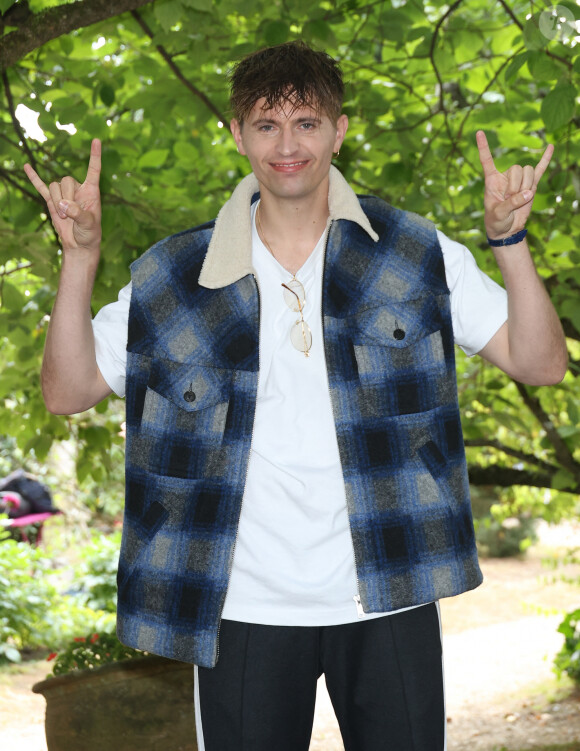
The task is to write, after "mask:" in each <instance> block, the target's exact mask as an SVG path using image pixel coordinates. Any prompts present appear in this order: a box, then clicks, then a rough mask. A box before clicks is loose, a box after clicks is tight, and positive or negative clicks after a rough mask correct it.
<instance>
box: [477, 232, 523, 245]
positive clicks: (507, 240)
mask: <svg viewBox="0 0 580 751" xmlns="http://www.w3.org/2000/svg"><path fill="white" fill-rule="evenodd" d="M527 234H528V230H527V229H521V230H520V231H519V232H516V233H515V235H510V236H509V237H504V238H503V240H490V238H489V237H488V238H487V242H488V243H489V244H490V245H491V247H492V248H502V247H503V246H504V245H516V244H517V243H521V241H522V240H523V239H524V237H525V236H526V235H527Z"/></svg>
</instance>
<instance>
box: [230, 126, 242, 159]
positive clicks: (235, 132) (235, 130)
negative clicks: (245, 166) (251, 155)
mask: <svg viewBox="0 0 580 751" xmlns="http://www.w3.org/2000/svg"><path fill="white" fill-rule="evenodd" d="M230 130H231V132H232V136H233V137H234V141H235V142H236V146H237V147H238V151H239V153H240V154H242V155H243V156H245V155H246V151H245V149H244V144H243V142H242V126H241V125H240V122H239V121H238V120H235V119H234V120H232V121H231V123H230Z"/></svg>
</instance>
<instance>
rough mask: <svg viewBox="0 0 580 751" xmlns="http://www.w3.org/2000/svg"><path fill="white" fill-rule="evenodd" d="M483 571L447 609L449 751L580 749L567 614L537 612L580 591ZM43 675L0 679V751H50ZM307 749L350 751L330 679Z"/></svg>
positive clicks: (534, 572) (540, 573)
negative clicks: (556, 665) (564, 679)
mask: <svg viewBox="0 0 580 751" xmlns="http://www.w3.org/2000/svg"><path fill="white" fill-rule="evenodd" d="M482 568H483V570H484V575H485V582H484V584H483V585H482V587H480V588H478V589H477V590H475V591H474V592H471V593H468V594H466V595H462V596H461V597H459V598H453V599H452V600H447V601H444V602H443V603H442V619H443V628H444V634H445V635H444V654H445V677H446V686H447V691H446V694H447V723H448V724H447V729H448V751H495V750H496V749H502V750H503V749H506V751H512V750H515V749H522V748H535V747H538V746H541V745H546V744H549V743H552V744H556V743H558V744H565V743H571V742H573V741H578V742H580V695H578V694H576V695H572V696H566V695H565V694H566V692H565V691H564V692H563V693H564V698H561V699H559V700H557V701H555V702H554V701H550V692H551V694H554V692H556V691H557V690H558V689H557V685H556V684H555V682H554V674H553V672H552V659H553V656H554V655H555V654H556V652H557V651H558V650H559V649H560V647H561V644H562V636H561V635H560V634H558V633H557V631H556V628H557V626H558V623H559V622H560V621H561V618H562V616H561V615H559V614H558V615H554V614H552V615H538V609H539V608H549V609H550V610H551V612H552V613H554V612H555V609H558V610H560V611H567V610H570V609H572V607H578V601H579V599H580V592H579V590H578V588H577V587H572V586H569V585H563V584H550V585H548V584H546V583H545V582H544V581H543V578H542V577H545V575H546V572H545V570H544V569H542V565H541V561H540V555H539V554H538V555H536V556H534V555H531V556H528V558H527V559H526V560H522V561H518V560H511V559H510V560H490V561H484V562H483V564H482ZM46 672H47V666H46V664H42V663H39V664H36V665H35V666H30V667H29V671H28V673H24V674H19V675H11V676H9V675H6V674H0V749H2V751H47V749H46V742H45V740H44V727H43V719H44V699H43V698H42V697H40V696H37V695H35V694H32V692H31V691H30V687H31V686H32V684H33V683H35V682H36V681H38V680H41V679H42V678H43V677H44V675H45V674H46ZM71 751H82V749H71ZM103 751H109V750H108V749H103ZM110 751H122V749H114V750H110ZM164 751H165V750H164ZM167 751H170V749H167ZM310 751H343V746H342V743H341V740H340V736H339V733H338V728H337V725H336V720H335V718H334V714H333V711H332V706H331V704H330V700H329V698H328V694H327V693H326V689H325V686H324V682H323V680H321V682H320V683H319V694H318V702H317V708H316V716H315V725H314V730H313V737H312V743H311V747H310ZM394 751H396V750H394Z"/></svg>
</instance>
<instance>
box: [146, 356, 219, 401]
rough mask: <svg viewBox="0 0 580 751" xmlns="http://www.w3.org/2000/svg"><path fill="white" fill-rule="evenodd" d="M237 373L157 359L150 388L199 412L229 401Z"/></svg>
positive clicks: (149, 384) (151, 376)
mask: <svg viewBox="0 0 580 751" xmlns="http://www.w3.org/2000/svg"><path fill="white" fill-rule="evenodd" d="M232 377H233V371H231V370H227V369H224V368H212V367H211V366H208V365H198V364H196V363H178V362H173V361H172V360H154V361H153V362H152V364H151V371H150V375H149V382H148V384H147V385H148V387H149V388H150V389H151V390H153V391H155V392H156V393H157V394H159V395H161V396H163V397H164V398H165V399H168V400H169V401H171V402H173V403H174V404H175V405H176V406H177V407H179V408H180V409H183V410H185V411H187V412H195V411H198V410H201V409H206V408H207V407H213V406H215V405H216V404H219V403H220V402H226V401H228V399H229V396H230V393H229V392H230V387H231V383H232Z"/></svg>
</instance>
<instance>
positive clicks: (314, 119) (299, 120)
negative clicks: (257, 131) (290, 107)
mask: <svg viewBox="0 0 580 751" xmlns="http://www.w3.org/2000/svg"><path fill="white" fill-rule="evenodd" d="M280 122H281V121H280V120H276V119H275V118H273V117H261V118H260V119H259V120H255V121H254V122H253V123H252V126H253V127H259V126H260V125H278V124H279V123H280ZM292 122H294V123H296V124H297V125H300V124H301V123H312V122H315V123H321V122H322V121H321V119H320V118H319V117H318V116H317V115H312V116H310V117H298V118H297V119H296V120H293V121H292Z"/></svg>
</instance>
